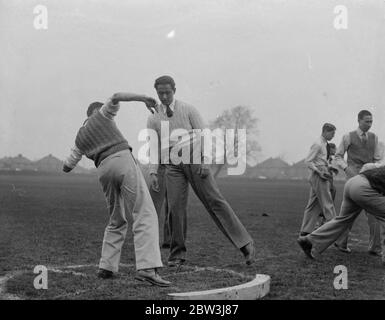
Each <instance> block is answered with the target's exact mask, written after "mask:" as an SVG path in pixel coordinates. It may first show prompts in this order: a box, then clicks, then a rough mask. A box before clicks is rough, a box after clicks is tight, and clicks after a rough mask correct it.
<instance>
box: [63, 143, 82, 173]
mask: <svg viewBox="0 0 385 320" xmlns="http://www.w3.org/2000/svg"><path fill="white" fill-rule="evenodd" d="M82 156H83V153H82V152H81V151H80V150H79V148H77V147H76V146H74V147H73V148H72V149H71V154H70V155H69V156H68V158H66V159H65V161H64V164H63V171H64V172H70V171H71V170H72V169H73V168H75V167H76V165H77V164H78V162H79V161H80V160H81V158H82Z"/></svg>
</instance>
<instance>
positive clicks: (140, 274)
mask: <svg viewBox="0 0 385 320" xmlns="http://www.w3.org/2000/svg"><path fill="white" fill-rule="evenodd" d="M135 279H136V280H139V281H146V282H149V283H151V284H153V285H155V286H158V287H169V286H170V285H171V282H170V281H167V280H164V279H162V278H161V276H160V275H159V274H158V273H157V272H156V271H155V269H142V270H138V271H137V273H136V276H135Z"/></svg>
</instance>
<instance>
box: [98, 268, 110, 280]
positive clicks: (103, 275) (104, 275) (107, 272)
mask: <svg viewBox="0 0 385 320" xmlns="http://www.w3.org/2000/svg"><path fill="white" fill-rule="evenodd" d="M113 276H114V274H113V272H112V271H110V270H106V269H102V268H100V269H99V271H98V278H101V279H110V278H112V277H113Z"/></svg>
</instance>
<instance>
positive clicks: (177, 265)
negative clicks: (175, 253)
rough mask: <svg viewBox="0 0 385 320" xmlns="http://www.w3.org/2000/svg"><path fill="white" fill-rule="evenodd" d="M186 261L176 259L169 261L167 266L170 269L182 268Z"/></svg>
mask: <svg viewBox="0 0 385 320" xmlns="http://www.w3.org/2000/svg"><path fill="white" fill-rule="evenodd" d="M184 262H185V260H184V259H175V260H170V261H167V266H168V267H170V268H180V267H181V266H182V265H183V264H184Z"/></svg>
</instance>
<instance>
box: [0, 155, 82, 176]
mask: <svg viewBox="0 0 385 320" xmlns="http://www.w3.org/2000/svg"><path fill="white" fill-rule="evenodd" d="M62 168H63V161H62V160H60V159H58V158H56V157H54V156H53V155H52V154H50V155H48V156H46V157H44V158H42V159H40V160H37V161H31V160H29V159H28V158H26V157H24V156H23V155H21V154H19V155H18V156H17V157H5V158H2V159H0V170H1V171H38V172H60V173H61V172H62ZM73 172H74V173H90V171H89V170H87V169H85V168H83V167H81V166H76V168H75V169H74V170H73Z"/></svg>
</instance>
